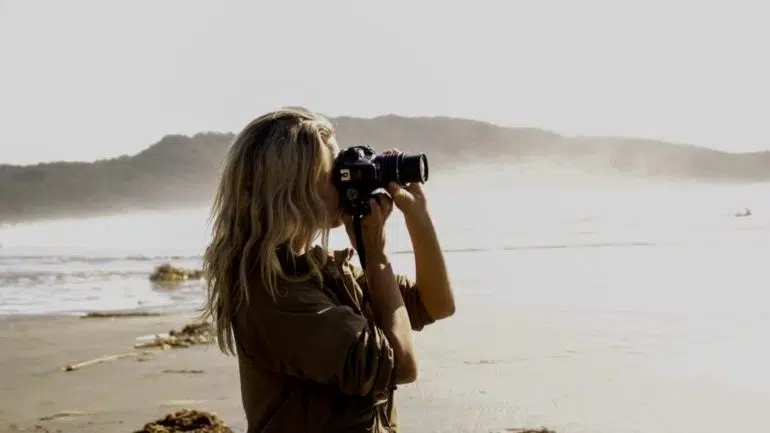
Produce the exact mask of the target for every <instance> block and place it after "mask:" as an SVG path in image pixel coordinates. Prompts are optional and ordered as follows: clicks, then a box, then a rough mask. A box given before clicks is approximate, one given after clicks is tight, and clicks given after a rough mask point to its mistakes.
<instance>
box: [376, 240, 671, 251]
mask: <svg viewBox="0 0 770 433" xmlns="http://www.w3.org/2000/svg"><path fill="white" fill-rule="evenodd" d="M662 245H674V243H672V242H657V241H655V242H653V241H619V242H579V243H554V244H528V245H507V246H506V245H502V246H491V247H464V248H444V249H442V251H443V252H444V253H486V252H494V251H527V250H551V249H571V248H611V247H652V246H662ZM413 253H414V252H413V251H412V250H397V251H393V252H392V253H391V254H413Z"/></svg>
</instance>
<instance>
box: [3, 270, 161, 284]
mask: <svg viewBox="0 0 770 433" xmlns="http://www.w3.org/2000/svg"><path fill="white" fill-rule="evenodd" d="M148 275H149V272H140V271H135V270H117V269H105V270H89V271H46V270H30V271H16V270H9V271H0V285H6V286H37V285H41V284H61V283H78V282H90V281H107V280H116V279H121V280H122V279H128V278H138V277H141V278H144V279H146V278H147V277H148Z"/></svg>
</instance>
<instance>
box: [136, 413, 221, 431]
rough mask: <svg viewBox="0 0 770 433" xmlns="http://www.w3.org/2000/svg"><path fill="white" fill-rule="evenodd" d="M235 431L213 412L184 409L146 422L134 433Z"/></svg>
mask: <svg viewBox="0 0 770 433" xmlns="http://www.w3.org/2000/svg"><path fill="white" fill-rule="evenodd" d="M181 432H187V433H233V429H231V428H230V427H228V426H227V424H225V423H224V422H223V421H222V420H221V419H219V417H218V416H217V415H215V414H213V413H211V412H204V411H198V410H193V409H182V410H180V411H178V412H174V413H170V414H168V415H166V416H165V417H164V418H161V419H159V420H156V421H153V422H150V423H147V424H145V426H144V428H142V429H141V430H137V431H135V432H134V433H181Z"/></svg>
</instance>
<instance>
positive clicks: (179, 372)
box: [163, 368, 203, 374]
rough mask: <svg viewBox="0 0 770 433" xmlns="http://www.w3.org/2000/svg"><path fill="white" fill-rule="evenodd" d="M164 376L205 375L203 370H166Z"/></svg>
mask: <svg viewBox="0 0 770 433" xmlns="http://www.w3.org/2000/svg"><path fill="white" fill-rule="evenodd" d="M163 373H164V374H169V373H176V374H203V370H188V369H171V368H170V369H166V370H163Z"/></svg>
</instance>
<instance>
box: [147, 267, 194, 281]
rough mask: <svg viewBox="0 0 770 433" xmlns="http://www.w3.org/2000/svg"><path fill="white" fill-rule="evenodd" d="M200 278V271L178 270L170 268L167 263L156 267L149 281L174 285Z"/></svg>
mask: <svg viewBox="0 0 770 433" xmlns="http://www.w3.org/2000/svg"><path fill="white" fill-rule="evenodd" d="M201 278H203V271H202V270H199V269H185V268H178V267H175V266H171V264H169V263H165V264H162V265H160V266H158V267H157V268H155V270H154V271H153V272H152V274H150V281H154V282H157V283H174V282H180V281H187V280H200V279H201Z"/></svg>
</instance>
